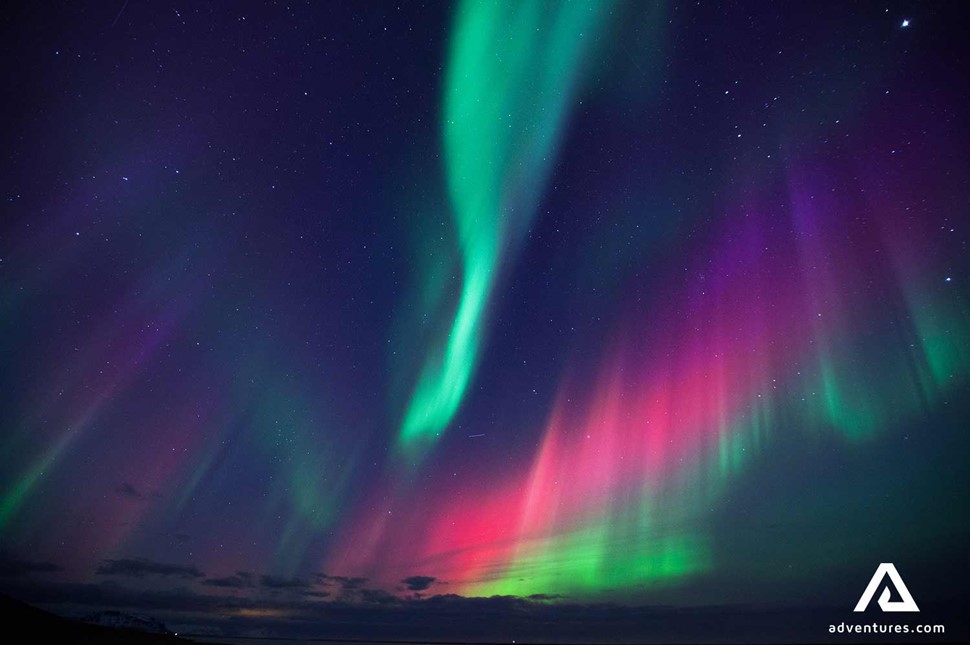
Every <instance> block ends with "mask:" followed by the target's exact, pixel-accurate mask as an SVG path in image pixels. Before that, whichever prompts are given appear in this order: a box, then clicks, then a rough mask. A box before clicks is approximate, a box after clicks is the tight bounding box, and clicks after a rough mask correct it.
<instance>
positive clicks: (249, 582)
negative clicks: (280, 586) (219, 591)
mask: <svg viewBox="0 0 970 645" xmlns="http://www.w3.org/2000/svg"><path fill="white" fill-rule="evenodd" d="M202 584H204V585H206V586H207V587H223V588H226V589H245V588H248V587H252V586H254V585H255V584H256V583H255V580H254V577H253V574H251V573H249V572H248V571H237V572H236V573H234V574H233V575H231V576H226V577H225V578H209V579H207V580H203V581H202Z"/></svg>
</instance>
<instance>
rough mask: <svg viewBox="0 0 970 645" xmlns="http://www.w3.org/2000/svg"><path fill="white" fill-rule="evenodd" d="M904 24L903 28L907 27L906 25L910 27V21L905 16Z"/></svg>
mask: <svg viewBox="0 0 970 645" xmlns="http://www.w3.org/2000/svg"><path fill="white" fill-rule="evenodd" d="M902 26H903V29H905V28H906V27H909V21H908V20H906V19H905V18H904V19H903V25H902Z"/></svg>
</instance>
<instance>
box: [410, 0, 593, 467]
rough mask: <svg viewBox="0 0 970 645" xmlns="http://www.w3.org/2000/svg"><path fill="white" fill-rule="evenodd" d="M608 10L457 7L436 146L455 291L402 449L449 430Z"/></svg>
mask: <svg viewBox="0 0 970 645" xmlns="http://www.w3.org/2000/svg"><path fill="white" fill-rule="evenodd" d="M609 8H610V3H608V2H597V1H593V2H590V1H583V2H570V3H561V4H560V3H554V4H548V3H544V2H541V1H540V0H529V1H527V2H512V1H510V0H503V1H500V2H488V1H484V0H467V1H465V2H462V3H460V4H459V6H458V8H457V11H456V16H455V25H454V28H453V33H452V37H451V45H450V49H449V56H448V62H447V65H446V72H445V83H444V90H443V93H444V98H443V106H442V109H441V112H442V124H441V134H442V140H443V144H442V147H443V151H444V164H445V177H446V181H447V188H448V191H447V192H448V196H449V203H450V208H449V210H450V212H451V215H452V221H453V223H454V229H455V237H456V240H457V245H458V250H459V254H460V258H461V260H460V262H461V269H460V284H461V286H460V289H459V294H458V297H457V304H456V305H455V306H454V314H453V315H452V317H451V318H450V322H449V323H448V324H447V325H446V331H445V333H444V334H443V337H442V338H439V339H437V341H436V342H434V343H433V344H432V347H431V351H430V352H429V354H428V356H427V357H426V358H425V360H424V361H423V364H422V366H421V369H420V372H419V375H418V379H417V383H416V385H415V387H414V391H413V394H412V395H411V398H410V401H409V402H408V404H407V408H406V411H405V414H404V420H403V423H402V427H401V433H400V439H401V442H402V444H403V445H404V447H405V448H407V447H409V446H415V445H420V444H427V443H429V442H431V441H433V440H434V439H435V438H436V437H438V436H440V434H441V433H442V432H443V431H444V429H445V428H446V427H447V425H448V423H449V422H450V421H451V419H452V418H453V417H454V415H455V412H456V411H457V410H458V407H459V405H460V404H461V401H462V398H463V397H464V395H465V392H466V390H467V388H468V384H469V382H470V381H471V378H472V374H473V373H474V371H475V366H476V364H477V363H478V359H479V353H480V351H481V344H482V341H483V335H484V333H485V324H486V318H487V311H488V303H489V300H490V298H491V295H492V292H493V290H494V288H495V284H496V281H497V280H498V278H499V274H500V272H501V270H502V268H503V266H504V265H505V263H506V262H507V261H508V257H509V256H510V255H513V254H514V252H515V249H516V247H517V246H518V245H519V243H520V239H521V237H522V235H523V234H524V233H525V232H526V231H527V230H528V228H529V226H530V223H531V221H532V218H533V215H534V211H535V207H536V202H537V201H538V200H539V199H540V197H541V195H542V191H543V187H544V186H545V182H546V177H547V175H548V173H549V169H550V166H551V164H552V163H553V161H554V160H555V156H556V147H557V144H558V141H559V138H560V132H561V130H562V126H563V123H564V122H565V120H566V117H567V114H568V111H569V109H570V107H571V105H572V99H573V96H574V94H575V90H576V88H577V85H578V84H579V79H580V74H581V71H582V62H583V56H584V54H585V53H587V52H588V50H589V49H590V48H591V47H592V46H593V44H594V43H595V42H596V40H597V38H598V34H599V33H600V30H601V27H602V23H603V22H604V19H605V14H606V13H607V12H608V10H609Z"/></svg>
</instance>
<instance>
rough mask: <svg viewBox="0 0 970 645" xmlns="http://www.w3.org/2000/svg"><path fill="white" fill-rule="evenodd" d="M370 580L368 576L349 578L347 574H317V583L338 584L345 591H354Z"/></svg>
mask: <svg viewBox="0 0 970 645" xmlns="http://www.w3.org/2000/svg"><path fill="white" fill-rule="evenodd" d="M368 582H370V580H369V579H368V578H349V577H347V576H328V575H327V574H325V573H319V574H317V584H319V585H324V586H329V585H333V584H335V585H337V586H338V587H340V588H341V589H343V590H344V591H353V590H355V589H361V588H362V587H363V586H364V585H365V584H367V583H368Z"/></svg>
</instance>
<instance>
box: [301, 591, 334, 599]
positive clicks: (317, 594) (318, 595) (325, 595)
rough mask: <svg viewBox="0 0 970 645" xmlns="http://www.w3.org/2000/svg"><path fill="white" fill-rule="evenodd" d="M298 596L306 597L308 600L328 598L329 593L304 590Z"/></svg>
mask: <svg viewBox="0 0 970 645" xmlns="http://www.w3.org/2000/svg"><path fill="white" fill-rule="evenodd" d="M300 595H301V596H307V597H310V598H329V597H330V595H331V594H330V592H329V591H313V590H306V591H301V592H300Z"/></svg>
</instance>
